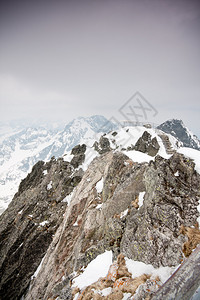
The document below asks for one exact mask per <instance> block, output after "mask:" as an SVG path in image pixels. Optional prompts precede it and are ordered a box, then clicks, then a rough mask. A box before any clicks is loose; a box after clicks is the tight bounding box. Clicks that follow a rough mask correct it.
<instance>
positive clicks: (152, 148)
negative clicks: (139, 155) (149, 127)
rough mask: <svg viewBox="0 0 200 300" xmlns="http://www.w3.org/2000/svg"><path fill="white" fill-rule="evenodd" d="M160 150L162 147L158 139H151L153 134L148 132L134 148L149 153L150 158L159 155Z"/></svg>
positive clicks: (145, 132)
mask: <svg viewBox="0 0 200 300" xmlns="http://www.w3.org/2000/svg"><path fill="white" fill-rule="evenodd" d="M159 148H160V146H159V144H158V141H157V139H156V137H154V138H153V139H151V134H150V133H149V132H147V131H144V133H143V135H142V136H141V137H140V138H139V139H138V141H137V142H136V144H135V147H134V149H135V150H137V151H140V152H143V153H147V154H148V155H150V156H155V155H156V154H157V153H158V150H159Z"/></svg>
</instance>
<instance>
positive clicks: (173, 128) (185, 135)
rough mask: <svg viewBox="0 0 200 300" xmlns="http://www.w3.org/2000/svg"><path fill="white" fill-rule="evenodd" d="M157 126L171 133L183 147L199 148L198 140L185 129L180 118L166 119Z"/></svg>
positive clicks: (199, 142)
mask: <svg viewBox="0 0 200 300" xmlns="http://www.w3.org/2000/svg"><path fill="white" fill-rule="evenodd" d="M157 128H158V129H160V130H162V131H164V132H166V133H168V134H171V135H173V136H174V137H175V138H176V139H177V140H179V141H180V142H181V143H182V144H183V146H184V147H189V148H193V149H196V150H200V140H199V139H198V138H197V136H195V135H193V133H191V132H190V131H189V130H188V129H187V127H186V126H185V125H184V124H183V121H182V120H177V119H172V120H168V121H166V122H164V123H162V124H161V125H159V126H158V127H157Z"/></svg>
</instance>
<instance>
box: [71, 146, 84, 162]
mask: <svg viewBox="0 0 200 300" xmlns="http://www.w3.org/2000/svg"><path fill="white" fill-rule="evenodd" d="M85 151H86V145H85V144H83V145H77V146H75V147H74V148H73V149H72V151H71V154H72V155H74V157H73V158H72V160H71V162H70V163H71V165H72V166H73V167H74V168H78V166H80V165H81V164H82V163H83V162H84V160H85Z"/></svg>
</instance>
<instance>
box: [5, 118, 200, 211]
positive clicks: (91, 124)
mask: <svg viewBox="0 0 200 300" xmlns="http://www.w3.org/2000/svg"><path fill="white" fill-rule="evenodd" d="M23 126H24V125H21V124H18V125H17V124H16V123H15V124H14V127H10V126H6V127H5V126H3V125H0V191H1V192H0V213H1V212H2V211H3V210H4V209H5V208H6V207H7V205H8V203H9V202H10V201H11V200H12V197H13V196H14V194H15V193H16V192H17V189H18V186H19V183H20V181H21V180H22V179H23V178H25V177H26V176H27V174H28V173H29V172H30V171H31V169H32V167H33V166H34V165H35V163H37V162H38V161H40V160H43V161H45V162H46V161H49V160H50V159H51V157H52V156H55V157H56V158H58V157H61V156H63V155H65V154H67V153H69V151H70V150H71V149H72V148H73V147H74V146H76V145H78V144H83V143H85V144H87V145H90V146H92V145H93V144H94V142H95V141H96V140H98V139H99V138H100V136H101V135H102V133H107V132H109V131H114V130H118V129H117V126H116V125H115V124H113V123H112V122H110V121H108V120H107V119H106V118H105V117H103V116H99V115H96V116H91V117H88V118H84V117H79V118H76V119H74V120H73V121H71V122H70V123H69V124H67V125H66V126H65V128H64V129H63V128H62V129H61V128H60V127H57V128H56V129H53V128H48V129H47V128H44V127H36V126H35V127H28V128H24V127H23ZM158 129H160V130H162V131H164V132H166V133H168V134H171V135H173V136H174V137H175V138H176V139H178V140H179V141H180V142H182V144H183V146H186V147H191V148H194V149H198V150H200V142H199V140H198V139H197V137H196V136H195V135H193V134H192V133H191V132H190V131H189V129H187V127H185V126H184V124H183V122H182V121H181V120H169V121H167V122H165V123H163V124H161V125H160V126H158ZM152 130H153V129H152ZM122 131H123V132H124V130H122ZM143 131H144V130H142V131H138V130H136V131H134V133H132V134H130V132H129V133H128V132H127V133H126V134H125V135H124V134H119V135H118V136H117V137H116V138H115V139H116V140H117V142H116V143H117V144H116V147H121V148H122V145H123V143H124V141H123V139H124V138H125V139H126V143H127V142H128V144H129V148H131V147H133V144H134V143H136V142H137V139H138V138H139V137H140V136H141V135H142V133H143ZM154 134H155V133H154ZM133 135H134V136H133ZM155 135H156V134H155ZM108 138H109V139H110V142H111V144H112V143H113V140H114V136H112V135H109V136H108ZM120 139H121V140H120ZM159 140H160V138H159V137H158V142H159ZM160 143H161V144H162V141H161V140H160Z"/></svg>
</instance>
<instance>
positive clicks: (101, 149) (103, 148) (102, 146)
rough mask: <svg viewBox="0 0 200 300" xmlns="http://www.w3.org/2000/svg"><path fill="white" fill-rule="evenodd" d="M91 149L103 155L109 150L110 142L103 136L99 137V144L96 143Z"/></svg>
mask: <svg viewBox="0 0 200 300" xmlns="http://www.w3.org/2000/svg"><path fill="white" fill-rule="evenodd" d="M93 147H94V149H95V150H96V151H97V152H98V153H99V154H104V153H106V152H108V151H110V150H111V147H110V141H109V139H108V138H106V137H104V136H101V137H100V140H99V142H97V141H96V142H95V143H94V145H93Z"/></svg>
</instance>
